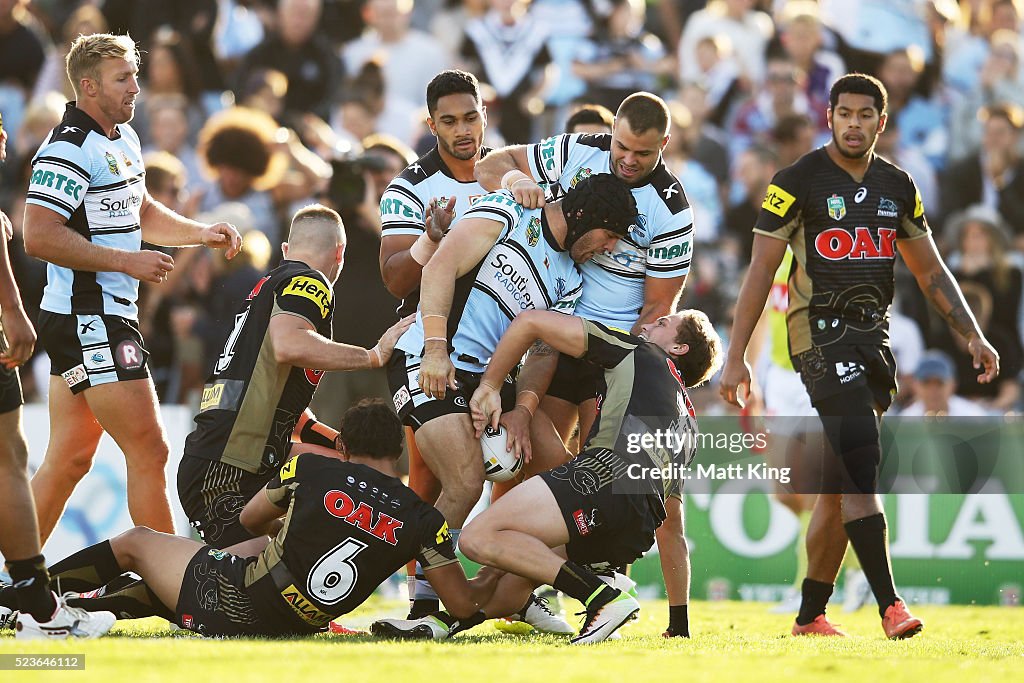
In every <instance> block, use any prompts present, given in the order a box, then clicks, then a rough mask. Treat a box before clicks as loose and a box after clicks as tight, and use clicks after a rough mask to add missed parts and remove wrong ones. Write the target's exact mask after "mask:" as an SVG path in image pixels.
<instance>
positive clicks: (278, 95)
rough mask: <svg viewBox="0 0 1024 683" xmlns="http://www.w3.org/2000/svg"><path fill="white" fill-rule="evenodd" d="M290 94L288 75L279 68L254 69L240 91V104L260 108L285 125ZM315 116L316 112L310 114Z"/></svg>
mask: <svg viewBox="0 0 1024 683" xmlns="http://www.w3.org/2000/svg"><path fill="white" fill-rule="evenodd" d="M287 94H288V77H287V76H285V75H284V74H283V73H282V72H280V71H278V70H277V69H254V70H253V71H252V73H250V74H249V77H248V78H247V79H246V81H245V86H244V87H243V88H242V90H241V92H240V93H239V96H240V97H239V99H240V104H241V105H242V106H243V107H249V108H250V109H258V110H259V111H262V112H266V113H268V114H270V115H271V116H272V117H274V120H275V121H277V122H278V123H279V124H281V125H284V123H285V120H284V103H285V96H286V95H287ZM310 115H313V116H315V114H310Z"/></svg>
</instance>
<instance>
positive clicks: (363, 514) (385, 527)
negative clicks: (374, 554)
mask: <svg viewBox="0 0 1024 683" xmlns="http://www.w3.org/2000/svg"><path fill="white" fill-rule="evenodd" d="M324 508H326V510H327V512H328V513H329V514H330V515H332V516H334V517H337V518H338V519H341V520H344V521H345V522H348V523H349V524H351V525H352V526H354V527H358V528H360V529H362V530H363V531H365V532H366V533H368V534H371V535H372V536H375V537H377V538H379V539H380V540H382V541H384V542H385V543H387V544H388V545H398V536H397V532H398V530H399V529H401V528H402V527H403V526H404V525H405V522H402V521H400V520H397V519H395V518H394V517H392V516H391V515H387V514H384V513H383V512H380V513H375V512H374V509H373V508H372V507H370V506H369V505H367V504H366V503H364V502H362V501H360V503H359V505H356V503H355V501H354V500H352V497H351V496H349V495H348V494H347V493H345V492H344V491H337V490H333V491H328V492H327V495H325V496H324ZM375 514H376V515H377V520H376V521H374V519H373V517H374V515H375Z"/></svg>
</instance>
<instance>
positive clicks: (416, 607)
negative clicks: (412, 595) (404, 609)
mask: <svg viewBox="0 0 1024 683" xmlns="http://www.w3.org/2000/svg"><path fill="white" fill-rule="evenodd" d="M440 610H441V601H440V600H438V599H437V598H416V599H415V600H413V601H412V606H411V607H410V608H409V618H410V619H419V618H420V617H425V616H427V615H428V614H434V613H435V612H439V611H440Z"/></svg>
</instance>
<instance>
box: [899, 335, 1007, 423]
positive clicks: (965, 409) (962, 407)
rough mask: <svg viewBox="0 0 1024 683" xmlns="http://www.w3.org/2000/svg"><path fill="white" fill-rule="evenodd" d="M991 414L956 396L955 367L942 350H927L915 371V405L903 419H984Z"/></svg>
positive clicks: (904, 411) (908, 409)
mask: <svg viewBox="0 0 1024 683" xmlns="http://www.w3.org/2000/svg"><path fill="white" fill-rule="evenodd" d="M985 415H988V412H987V411H986V410H985V409H984V408H982V407H981V406H979V405H977V404H976V403H974V402H973V401H969V400H968V399H966V398H962V397H960V396H957V395H956V368H954V367H953V361H952V360H950V358H949V356H948V355H946V354H945V353H943V352H942V351H925V353H924V354H923V355H922V356H921V361H920V362H919V363H918V364H917V369H916V370H915V371H914V402H913V403H911V404H910V405H909V406H907V407H906V408H904V409H903V411H902V412H901V413H900V417H938V416H945V417H983V416H985Z"/></svg>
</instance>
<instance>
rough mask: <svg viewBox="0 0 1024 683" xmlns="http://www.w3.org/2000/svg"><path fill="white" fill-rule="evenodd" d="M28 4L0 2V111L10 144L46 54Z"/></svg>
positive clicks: (11, 0) (12, 0) (13, 0)
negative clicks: (32, 22)
mask: <svg viewBox="0 0 1024 683" xmlns="http://www.w3.org/2000/svg"><path fill="white" fill-rule="evenodd" d="M27 4H28V3H27V2H26V0H5V1H4V2H3V3H0V112H3V115H4V117H5V118H6V122H5V123H6V124H7V129H8V135H9V136H10V139H9V140H8V144H11V145H13V144H15V143H16V142H17V139H15V138H14V136H12V135H11V132H13V131H17V130H18V128H19V127H20V126H21V120H22V116H23V112H24V109H25V107H26V105H27V104H28V97H29V95H30V94H31V93H32V87H33V86H34V85H35V82H36V77H37V76H38V75H39V70H40V69H41V68H42V66H43V60H44V59H45V56H46V54H45V51H44V48H43V42H42V40H40V38H39V36H38V35H36V33H35V32H34V31H33V30H32V29H30V28H29V22H30V21H31V17H30V15H29V13H28V9H27V7H26V6H27Z"/></svg>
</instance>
